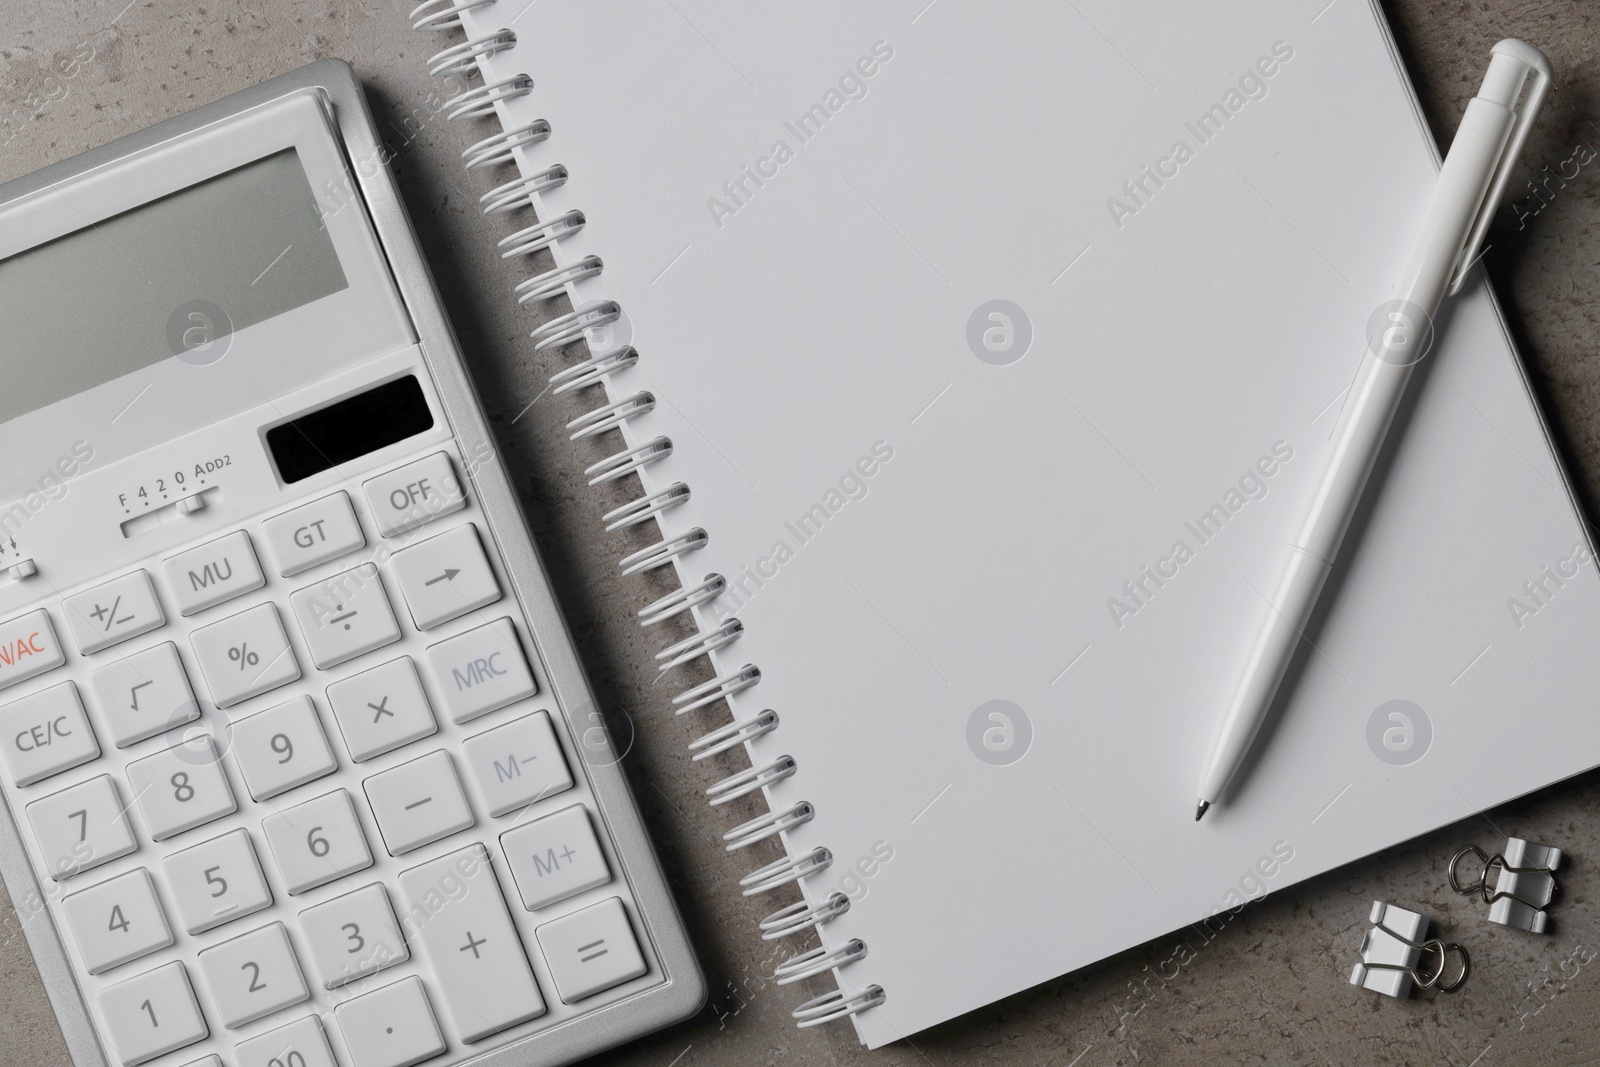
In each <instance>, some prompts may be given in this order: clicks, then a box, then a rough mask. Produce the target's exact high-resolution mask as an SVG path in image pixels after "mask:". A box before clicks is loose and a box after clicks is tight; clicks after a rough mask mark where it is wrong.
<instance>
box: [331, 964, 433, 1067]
mask: <svg viewBox="0 0 1600 1067" xmlns="http://www.w3.org/2000/svg"><path fill="white" fill-rule="evenodd" d="M333 1021H334V1022H336V1023H338V1024H339V1032H340V1033H341V1034H343V1035H344V1045H345V1048H347V1049H349V1050H350V1059H351V1061H352V1062H353V1063H354V1064H355V1067H412V1064H416V1063H421V1062H422V1061H423V1060H426V1059H432V1058H433V1057H434V1056H437V1055H438V1054H439V1053H441V1052H443V1051H444V1035H442V1034H440V1033H439V1024H438V1022H437V1021H436V1020H435V1019H434V1017H433V1008H432V1007H430V1006H429V1004H428V994H427V993H426V992H424V991H423V988H422V982H421V981H419V980H418V979H416V978H402V979H401V980H400V981H398V982H396V983H395V984H394V985H389V986H384V987H383V988H382V989H374V990H373V991H372V992H370V993H366V994H364V995H362V996H359V997H356V998H355V999H354V1000H347V1001H345V1002H344V1003H343V1004H341V1005H339V1006H338V1007H337V1008H335V1009H334V1011H333Z"/></svg>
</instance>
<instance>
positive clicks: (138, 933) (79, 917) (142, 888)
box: [61, 867, 172, 974]
mask: <svg viewBox="0 0 1600 1067" xmlns="http://www.w3.org/2000/svg"><path fill="white" fill-rule="evenodd" d="M61 910H62V911H64V912H66V914H67V925H68V926H69V927H70V928H71V929H72V938H73V940H74V941H76V942H77V943H78V950H79V951H80V952H82V953H83V965H84V968H85V969H86V970H87V971H88V972H89V973H90V974H100V973H101V972H103V971H109V970H111V969H112V968H113V967H120V966H122V965H123V964H124V963H128V962H130V961H132V960H136V959H138V958H140V957H141V956H148V955H150V953H152V952H154V951H155V950H156V949H158V948H166V947H167V946H168V945H170V944H172V928H171V927H170V926H168V925H167V916H166V914H165V913H164V912H163V911H162V910H161V901H160V900H158V899H157V898H156V887H155V883H154V882H152V881H151V880H150V872H149V871H147V870H145V869H144V868H143V867H141V868H139V869H138V870H135V871H129V872H128V873H127V874H119V875H118V876H117V877H115V878H108V879H107V880H105V881H104V882H101V883H100V884H99V885H97V886H94V887H92V888H89V889H84V890H81V891H80V892H77V893H73V894H72V895H71V896H69V897H67V898H66V899H65V900H63V901H62V902H61Z"/></svg>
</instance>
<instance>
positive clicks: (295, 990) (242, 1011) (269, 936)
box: [200, 923, 311, 1030]
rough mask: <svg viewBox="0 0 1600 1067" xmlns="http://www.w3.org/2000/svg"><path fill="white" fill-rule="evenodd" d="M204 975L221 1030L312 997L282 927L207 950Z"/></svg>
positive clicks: (203, 957) (266, 928)
mask: <svg viewBox="0 0 1600 1067" xmlns="http://www.w3.org/2000/svg"><path fill="white" fill-rule="evenodd" d="M200 973H201V974H203V975H205V978H206V988H207V989H209V990H211V1001H212V1003H213V1004H215V1005H216V1007H217V1013H218V1014H219V1015H221V1016H222V1025H223V1026H225V1027H227V1028H228V1029H229V1030H237V1029H238V1028H239V1027H241V1026H243V1025H244V1024H245V1023H252V1022H255V1021H256V1020H257V1019H260V1018H262V1017H263V1016H267V1015H271V1014H272V1013H273V1012H275V1011H280V1010H282V1009H283V1008H287V1007H289V1005H291V1004H298V1003H300V1002H301V1001H302V1000H305V999H307V998H308V997H310V996H311V991H310V990H308V989H307V988H306V980H305V978H304V977H303V976H302V975H301V974H300V961H299V960H297V959H295V956H294V946H292V945H290V944H289V934H288V933H287V931H285V930H284V928H283V924H282V923H271V924H270V925H267V926H263V927H262V928H261V929H259V930H252V931H250V932H249V933H248V934H240V935H239V936H238V937H236V938H234V939H233V940H232V941H224V942H223V943H222V944H220V945H215V946H213V947H211V948H208V949H204V950H202V951H201V953H200Z"/></svg>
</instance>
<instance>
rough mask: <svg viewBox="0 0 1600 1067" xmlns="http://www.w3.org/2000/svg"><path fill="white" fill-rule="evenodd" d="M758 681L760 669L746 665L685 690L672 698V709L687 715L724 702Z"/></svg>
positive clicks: (750, 664)
mask: <svg viewBox="0 0 1600 1067" xmlns="http://www.w3.org/2000/svg"><path fill="white" fill-rule="evenodd" d="M759 681H761V668H760V667H757V666H756V665H755V664H753V663H746V664H745V665H744V666H743V667H740V668H739V669H738V670H736V671H734V672H732V673H731V674H722V675H718V676H717V677H715V678H713V679H711V680H710V681H709V682H701V683H700V684H699V685H697V686H695V687H694V688H692V689H685V690H684V691H683V692H681V693H679V694H678V695H677V696H675V697H673V698H672V708H673V711H674V712H676V713H677V714H679V715H687V714H688V713H689V712H691V711H694V710H695V709H696V708H703V707H705V706H706V705H708V704H715V703H716V702H717V701H719V700H725V699H727V698H728V697H731V696H732V695H733V694H735V693H737V692H739V690H741V689H749V688H750V687H751V686H753V685H755V684H756V683H757V682H759Z"/></svg>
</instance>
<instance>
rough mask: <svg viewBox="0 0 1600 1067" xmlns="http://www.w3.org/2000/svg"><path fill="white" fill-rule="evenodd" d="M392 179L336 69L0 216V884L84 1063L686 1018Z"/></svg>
mask: <svg viewBox="0 0 1600 1067" xmlns="http://www.w3.org/2000/svg"><path fill="white" fill-rule="evenodd" d="M386 164H387V156H386V154H385V149H384V148H383V146H382V144H381V142H380V141H379V139H378V136H377V134H376V132H375V130H374V128H373V123H372V119H371V116H370V114H369V113H368V110H367V106H366V102H365V99H364V97H363V94H362V92H361V89H360V86H359V85H358V83H357V82H356V80H355V79H354V77H353V75H352V74H351V72H350V69H349V68H348V67H347V66H346V65H344V64H343V63H340V62H337V61H327V62H321V63H317V64H314V65H312V66H308V67H305V68H303V69H301V70H299V71H297V72H295V73H292V74H289V75H286V76H284V77H281V78H278V79H276V80H274V81H271V82H268V83H267V84H265V85H262V86H259V87H257V88H255V89H252V90H249V91H247V92H242V93H239V94H237V95H234V96H231V97H229V98H227V99H225V100H222V101H220V102H218V103H215V104H212V105H210V106H208V107H203V108H200V109H199V110H197V111H194V112H192V113H190V114H188V115H185V116H182V117H180V118H176V119H173V120H171V121H169V122H165V123H163V124H161V125H159V126H156V127H154V128H152V129H150V130H146V131H144V132H143V133H139V134H136V135H134V136H131V137H126V138H123V139H122V140H119V141H116V142H114V143H112V144H110V145H107V146H105V147H103V148H100V149H97V150H95V151H92V152H88V153H86V154H84V155H82V156H79V157H78V158H76V159H72V160H69V161H67V162H65V163H61V164H58V165H56V166H53V167H49V168H47V169H45V170H42V171H40V172H38V173H36V174H33V175H30V176H28V177H25V178H22V179H19V180H16V181H13V182H10V183H8V184H6V185H3V186H0V456H3V457H4V459H3V461H0V792H3V793H4V796H5V807H6V808H7V810H8V812H9V818H3V819H0V871H3V874H4V877H5V882H6V885H7V887H8V888H9V890H10V893H11V898H12V901H13V902H14V904H15V906H16V908H17V911H18V913H19V915H20V917H21V919H22V923H23V927H24V930H25V931H26V934H27V939H28V943H29V945H30V947H31V948H32V951H33V955H34V958H35V959H36V960H37V962H38V965H39V969H40V971H41V973H42V974H43V976H44V980H45V984H46V987H47V988H48V990H49V993H50V997H51V1000H52V1002H53V1004H54V1007H55V1010H56V1013H57V1015H58V1017H59V1019H60V1021H61V1028H62V1032H63V1034H64V1035H65V1037H66V1041H67V1045H68V1047H69V1048H70V1049H71V1051H72V1056H73V1059H74V1060H75V1062H76V1063H77V1064H78V1065H79V1067H89V1065H91V1064H93V1065H126V1067H132V1065H135V1064H147V1063H148V1064H162V1065H167V1064H171V1065H173V1067H179V1065H192V1067H224V1065H226V1067H407V1065H409V1064H417V1063H429V1064H439V1065H441V1067H443V1065H446V1064H455V1063H459V1062H461V1061H464V1060H468V1059H471V1060H472V1062H473V1063H474V1064H484V1065H489V1064H495V1065H501V1064H504V1065H510V1064H558V1063H568V1062H570V1061H573V1060H576V1059H580V1058H582V1057H584V1056H587V1055H589V1054H591V1053H594V1052H597V1051H599V1050H601V1049H605V1048H608V1047H611V1046H613V1045H616V1044H618V1043H620V1042H622V1041H626V1040H628V1039H630V1038H633V1037H637V1036H639V1035H641V1034H644V1033H647V1032H649V1031H651V1030H654V1029H657V1028H659V1027H661V1026H665V1025H667V1024H670V1023H673V1022H676V1021H678V1020H681V1019H684V1018H686V1017H688V1016H689V1015H691V1014H693V1013H694V1012H695V1011H697V1010H698V1008H699V1006H700V1005H701V1004H702V1003H703V1001H704V998H705V983H704V979H703V977H702V976H701V973H700V971H699V968H698V966H697V964H696V962H695V959H694V956H693V953H692V952H691V950H690V947H689V943H688V940H687V938H686V936H685V933H684V929H683V926H682V922H681V920H680V918H679V916H678V914H677V912H676V910H675V907H674V904H673V901H672V898H671V896H670V895H669V893H668V890H667V886H666V883H665V880H664V878H663V876H662V872H661V869H660V867H659V865H658V863H657V860H656V857H655V855H654V853H653V851H652V849H651V846H650V842H649V840H648V839H647V838H646V836H645V832H644V828H643V826H642V824H641V822H640V818H639V814H638V812H637V810H636V809H635V807H634V803H633V800H632V797H631V795H630V794H629V791H628V787H627V783H626V781H625V779H624V776H623V773H622V771H621V768H620V767H619V766H618V765H617V762H618V759H619V753H618V752H617V751H616V749H615V747H614V746H613V743H612V741H611V739H610V738H609V736H608V734H607V731H606V729H605V726H604V721H603V720H602V719H601V717H600V715H599V714H598V712H597V711H596V709H595V705H594V699H593V697H592V695H591V693H590V690H589V687H588V684H587V682H586V680H585V678H584V675H583V672H582V669H581V668H580V666H579V663H578V660H577V658H576V656H575V654H574V652H573V646H572V641H571V637H570V635H569V633H568V631H567V628H566V625H565V622H564V621H563V619H562V617H561V615H560V613H559V611H558V609H557V607H556V604H555V601H554V600H553V598H552V594H551V590H550V585H549V581H548V578H547V576H546V574H545V572H544V570H543V567H542V565H541V563H540V561H539V558H538V556H537V554H536V552H535V549H534V546H533V543H532V541H531V539H530V537H529V534H528V530H527V526H526V524H525V522H524V519H523V516H522V513H521V511H520V510H519V504H518V502H517V499H516V496H515V495H514V493H513V490H512V487H511V483H510V480H509V479H508V477H507V474H506V471H505V469H504V468H503V466H502V462H501V459H500V456H499V454H498V452H497V451H496V449H495V446H494V441H493V438H492V437H491V435H490V433H489V430H488V427H487V425H486V423H485V420H484V416H483V412H482V410H481V409H480V407H479V404H478V400H477V397H476V395H475V394H474V392H473V388H472V385H471V382H470V381H469V380H468V376H467V372H466V368H465V366H464V365H463V362H462V358H461V354H460V352H459V351H458V350H457V346H456V341H455V338H454V336H453V334H452V332H451V329H450V326H449V323H448V322H447V321H446V318H445V314H444V311H443V309H442V307H441V306H440V302H439V298H438V294H437V293H436V291H435V290H434V287H433V283H432V280H431V278H430V276H429V274H428V271H427V267H426V266H425V264H424V261H423V257H422V255H421V254H420V252H419V250H418V246H417V240H416V237H415V235H414V233H413V232H412V230H411V226H410V224H409V221H408V220H407V218H406V215H405V213H404V210H403V208H402V205H401V202H400V199H399V196H398V193H397V191H396V189H395V186H394V182H393V179H392V177H391V175H390V173H389V171H388V169H387V165H386ZM20 1054H21V1055H23V1056H24V1058H26V1054H25V1053H20ZM19 1062H21V1061H20V1060H19Z"/></svg>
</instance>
